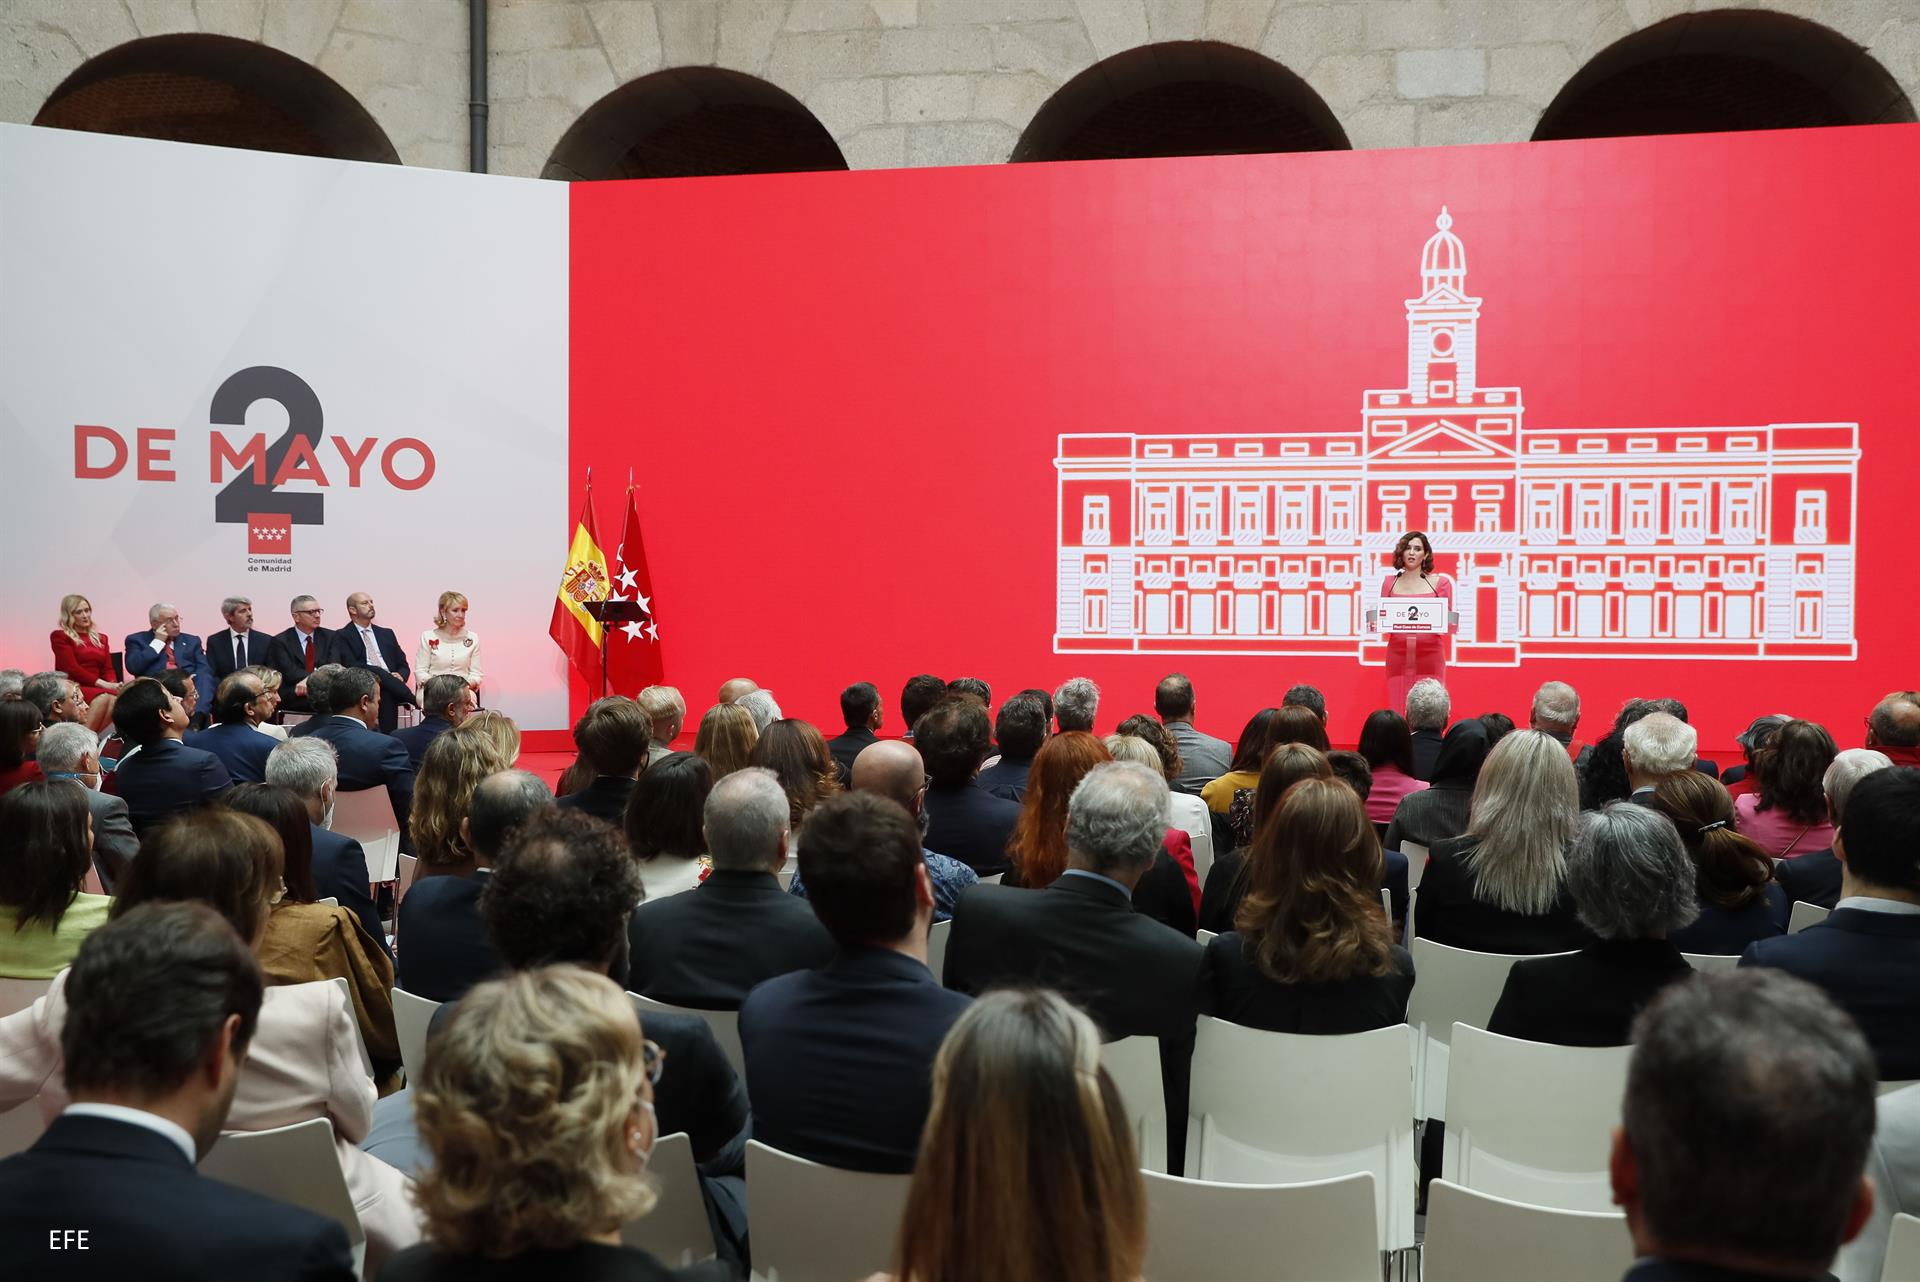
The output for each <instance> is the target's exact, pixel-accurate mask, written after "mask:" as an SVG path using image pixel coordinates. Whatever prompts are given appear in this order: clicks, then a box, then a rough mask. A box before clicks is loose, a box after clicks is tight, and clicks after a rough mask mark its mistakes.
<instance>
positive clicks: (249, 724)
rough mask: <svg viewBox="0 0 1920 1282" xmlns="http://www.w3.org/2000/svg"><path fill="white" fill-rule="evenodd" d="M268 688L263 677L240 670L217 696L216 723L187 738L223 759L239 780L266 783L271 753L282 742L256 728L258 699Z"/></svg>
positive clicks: (234, 777) (230, 771)
mask: <svg viewBox="0 0 1920 1282" xmlns="http://www.w3.org/2000/svg"><path fill="white" fill-rule="evenodd" d="M265 691H266V686H265V684H264V683H263V682H262V681H261V680H260V678H259V677H256V676H253V675H251V674H249V673H245V672H236V673H233V674H232V675H231V676H229V677H227V679H226V680H224V681H222V682H221V683H220V692H219V694H218V696H217V697H216V698H215V699H214V706H213V715H214V721H215V724H214V725H211V726H209V727H207V728H206V729H205V730H196V731H195V732H194V733H192V734H190V735H188V736H187V738H186V743H187V746H188V747H189V748H204V749H205V750H206V751H208V752H211V753H212V754H213V755H214V756H216V757H218V758H220V763H221V764H222V765H224V766H225V767H226V768H227V773H228V774H229V775H231V776H232V777H233V781H234V782H235V783H262V782H264V781H265V780H266V777H267V754H268V753H270V752H272V751H273V749H274V746H275V745H276V744H278V743H279V742H280V741H279V740H278V739H276V738H274V737H273V736H272V735H269V734H262V733H261V732H260V731H258V730H256V729H254V728H253V718H252V717H251V716H250V715H249V714H250V713H251V712H252V711H253V704H254V701H255V700H257V699H258V698H259V697H260V696H261V695H262V694H263V693H265Z"/></svg>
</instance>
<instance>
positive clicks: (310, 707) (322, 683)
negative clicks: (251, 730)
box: [282, 663, 346, 739]
mask: <svg viewBox="0 0 1920 1282" xmlns="http://www.w3.org/2000/svg"><path fill="white" fill-rule="evenodd" d="M345 671H346V669H345V668H343V667H341V666H340V665H339V664H337V663H323V664H321V665H320V666H319V667H317V668H315V669H314V670H313V671H312V672H309V673H308V674H307V679H306V680H305V681H303V682H301V684H302V685H303V686H305V687H306V692H307V693H306V707H305V709H304V711H306V712H307V713H308V714H309V715H308V717H307V719H306V720H305V721H302V722H301V723H300V724H299V725H297V726H295V727H294V728H293V729H291V730H289V731H288V732H287V737H288V738H290V739H299V738H304V737H305V736H307V735H310V734H312V733H313V732H314V731H315V730H318V729H319V728H320V727H321V725H323V724H324V723H325V722H326V720H327V718H328V717H331V716H332V715H333V679H334V678H335V677H337V676H339V675H340V674H341V673H343V672H345ZM284 686H285V680H284V676H283V678H282V687H283V688H284ZM285 702H286V705H287V706H288V707H289V708H291V707H293V701H292V700H290V699H288V700H285Z"/></svg>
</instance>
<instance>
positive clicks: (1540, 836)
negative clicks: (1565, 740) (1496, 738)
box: [1388, 721, 1691, 953]
mask: <svg viewBox="0 0 1920 1282" xmlns="http://www.w3.org/2000/svg"><path fill="white" fill-rule="evenodd" d="M1463 730H1468V731H1470V732H1471V733H1474V734H1477V735H1478V736H1480V741H1481V742H1484V739H1485V735H1486V731H1485V729H1483V728H1482V727H1481V726H1480V725H1479V723H1478V722H1473V721H1463V722H1461V723H1460V724H1459V725H1457V726H1455V727H1454V728H1453V729H1452V730H1450V731H1448V732H1447V740H1448V745H1449V752H1452V751H1453V743H1454V736H1455V735H1457V734H1459V733H1461V732H1462V731H1463ZM1447 764H1448V762H1447V760H1446V759H1445V757H1444V756H1443V758H1442V761H1441V765H1442V766H1443V767H1444V766H1446V765H1447ZM1447 777H1448V776H1447V772H1446V771H1445V770H1444V769H1443V770H1440V771H1436V773H1435V778H1434V783H1433V787H1432V788H1431V789H1430V790H1429V791H1427V792H1423V793H1418V794H1416V795H1414V796H1412V797H1409V798H1407V800H1406V801H1404V802H1402V803H1401V809H1402V810H1405V809H1406V807H1408V806H1410V805H1412V804H1413V803H1414V802H1416V801H1419V800H1420V799H1421V798H1423V797H1429V796H1432V795H1434V794H1435V793H1440V792H1442V789H1443V787H1444V785H1443V782H1442V781H1443V780H1444V779H1445V778H1447ZM1578 795H1579V794H1578V789H1577V788H1576V787H1575V785H1574V781H1573V763H1572V762H1570V761H1568V760H1567V753H1566V749H1564V748H1562V747H1561V746H1560V743H1559V741H1558V740H1556V739H1554V738H1552V737H1551V736H1549V735H1543V734H1541V733H1540V732H1539V731H1537V730H1516V731H1514V732H1513V733H1512V734H1510V735H1508V736H1507V737H1506V738H1505V739H1503V740H1501V741H1500V746H1499V747H1497V748H1495V749H1494V750H1493V752H1492V753H1491V754H1489V755H1488V757H1487V763H1486V769H1485V770H1483V771H1481V772H1480V778H1479V782H1478V784H1477V785H1476V786H1475V787H1474V790H1473V794H1472V797H1473V804H1472V809H1471V811H1470V812H1469V814H1468V817H1467V822H1466V831H1465V833H1464V834H1463V835H1462V836H1459V837H1448V838H1445V839H1443V840H1441V841H1438V842H1436V843H1435V844H1434V845H1433V847H1432V849H1431V853H1430V855H1429V857H1428V859H1427V867H1426V872H1425V874H1424V875H1423V876H1422V878H1421V881H1420V893H1419V899H1418V901H1417V902H1416V904H1415V906H1414V911H1413V933H1414V934H1415V935H1416V936H1418V937H1420V938H1422V939H1431V940H1433V941H1434V942H1435V943H1437V944H1445V945H1447V946H1448V947H1450V948H1466V949H1470V950H1472V951H1474V952H1482V953H1556V952H1566V951H1568V950H1570V949H1574V948H1579V947H1581V946H1582V945H1584V944H1586V943H1588V942H1589V940H1590V939H1591V936H1590V935H1589V934H1588V933H1587V931H1586V928H1585V927H1583V926H1582V925H1581V924H1580V921H1579V919H1578V917H1577V916H1576V914H1575V906H1574V902H1573V899H1572V896H1571V895H1570V893H1569V891H1568V887H1567V860H1566V850H1567V847H1568V846H1569V845H1570V844H1572V841H1573V837H1574V832H1575V829H1576V827H1577V826H1578V822H1579V817H1580V816H1579V810H1578V808H1577V799H1578ZM1394 824H1395V826H1396V827H1398V826H1399V820H1397V819H1396V820H1395V821H1394ZM1388 842H1389V844H1391V842H1392V837H1391V834H1389V837H1388ZM1689 884H1691V872H1689Z"/></svg>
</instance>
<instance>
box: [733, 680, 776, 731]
mask: <svg viewBox="0 0 1920 1282" xmlns="http://www.w3.org/2000/svg"><path fill="white" fill-rule="evenodd" d="M734 702H735V703H737V704H739V705H740V706H741V707H743V708H745V709H746V710H747V715H748V716H750V717H752V718H753V729H754V732H755V733H756V734H765V733H766V732H767V727H768V726H770V725H772V724H773V723H774V722H776V721H779V720H782V719H783V718H785V716H786V714H785V713H784V712H782V711H780V705H779V704H778V703H776V702H775V701H774V698H773V691H771V690H760V689H754V690H749V691H747V692H746V693H745V694H743V695H741V696H740V697H739V698H738V699H735V700H734Z"/></svg>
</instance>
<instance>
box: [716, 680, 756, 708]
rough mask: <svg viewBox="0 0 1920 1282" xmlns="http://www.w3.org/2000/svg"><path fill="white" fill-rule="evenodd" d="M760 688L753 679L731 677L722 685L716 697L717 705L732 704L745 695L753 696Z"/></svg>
mask: <svg viewBox="0 0 1920 1282" xmlns="http://www.w3.org/2000/svg"><path fill="white" fill-rule="evenodd" d="M759 688H760V683H759V682H757V681H755V680H754V679H753V678H752V677H731V678H729V679H728V680H725V681H722V682H721V683H720V693H719V694H717V695H715V696H714V702H715V703H725V704H731V703H733V702H734V701H735V700H737V699H739V697H740V696H741V695H743V694H751V693H752V692H753V691H755V690H758V689H759Z"/></svg>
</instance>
